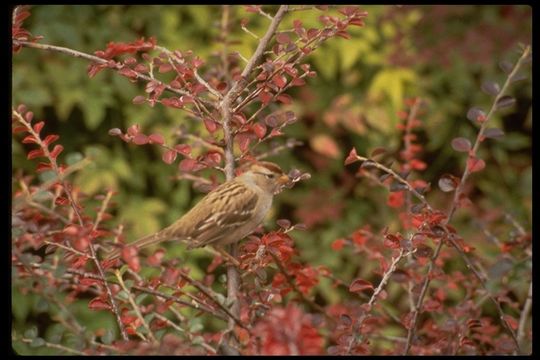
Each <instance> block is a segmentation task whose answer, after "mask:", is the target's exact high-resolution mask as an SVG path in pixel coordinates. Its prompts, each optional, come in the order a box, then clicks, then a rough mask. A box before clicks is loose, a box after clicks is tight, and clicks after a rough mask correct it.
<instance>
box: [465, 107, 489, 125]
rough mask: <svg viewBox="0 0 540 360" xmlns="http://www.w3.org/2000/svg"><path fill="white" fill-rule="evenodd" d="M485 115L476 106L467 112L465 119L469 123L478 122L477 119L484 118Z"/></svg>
mask: <svg viewBox="0 0 540 360" xmlns="http://www.w3.org/2000/svg"><path fill="white" fill-rule="evenodd" d="M485 117H486V113H485V112H484V111H483V110H482V109H481V108H479V107H478V106H474V107H472V108H470V109H469V111H467V119H469V120H471V121H478V119H479V118H485Z"/></svg>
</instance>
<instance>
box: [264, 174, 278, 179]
mask: <svg viewBox="0 0 540 360" xmlns="http://www.w3.org/2000/svg"><path fill="white" fill-rule="evenodd" d="M265 175H266V177H267V178H268V179H273V178H275V177H276V175H275V174H265Z"/></svg>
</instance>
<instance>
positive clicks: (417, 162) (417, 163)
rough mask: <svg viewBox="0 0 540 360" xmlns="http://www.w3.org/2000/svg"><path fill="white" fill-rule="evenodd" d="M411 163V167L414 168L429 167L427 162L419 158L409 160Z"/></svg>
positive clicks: (422, 168)
mask: <svg viewBox="0 0 540 360" xmlns="http://www.w3.org/2000/svg"><path fill="white" fill-rule="evenodd" d="M409 165H411V168H413V169H414V170H419V171H421V170H424V169H425V168H426V167H427V164H426V163H425V162H423V161H421V160H418V159H412V160H411V161H410V162H409Z"/></svg>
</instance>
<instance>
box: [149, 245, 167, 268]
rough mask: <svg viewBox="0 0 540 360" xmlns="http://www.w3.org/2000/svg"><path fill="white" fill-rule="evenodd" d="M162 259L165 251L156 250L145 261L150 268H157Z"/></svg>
mask: <svg viewBox="0 0 540 360" xmlns="http://www.w3.org/2000/svg"><path fill="white" fill-rule="evenodd" d="M164 257H165V250H163V249H158V250H156V251H155V252H154V253H153V254H152V255H150V256H149V257H148V258H147V259H146V262H147V263H148V265H150V266H159V265H160V264H161V260H163V258H164Z"/></svg>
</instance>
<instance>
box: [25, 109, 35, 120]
mask: <svg viewBox="0 0 540 360" xmlns="http://www.w3.org/2000/svg"><path fill="white" fill-rule="evenodd" d="M33 118H34V113H33V112H31V111H29V112H27V113H26V114H25V115H24V119H25V120H26V121H28V122H32V119H33Z"/></svg>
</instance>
